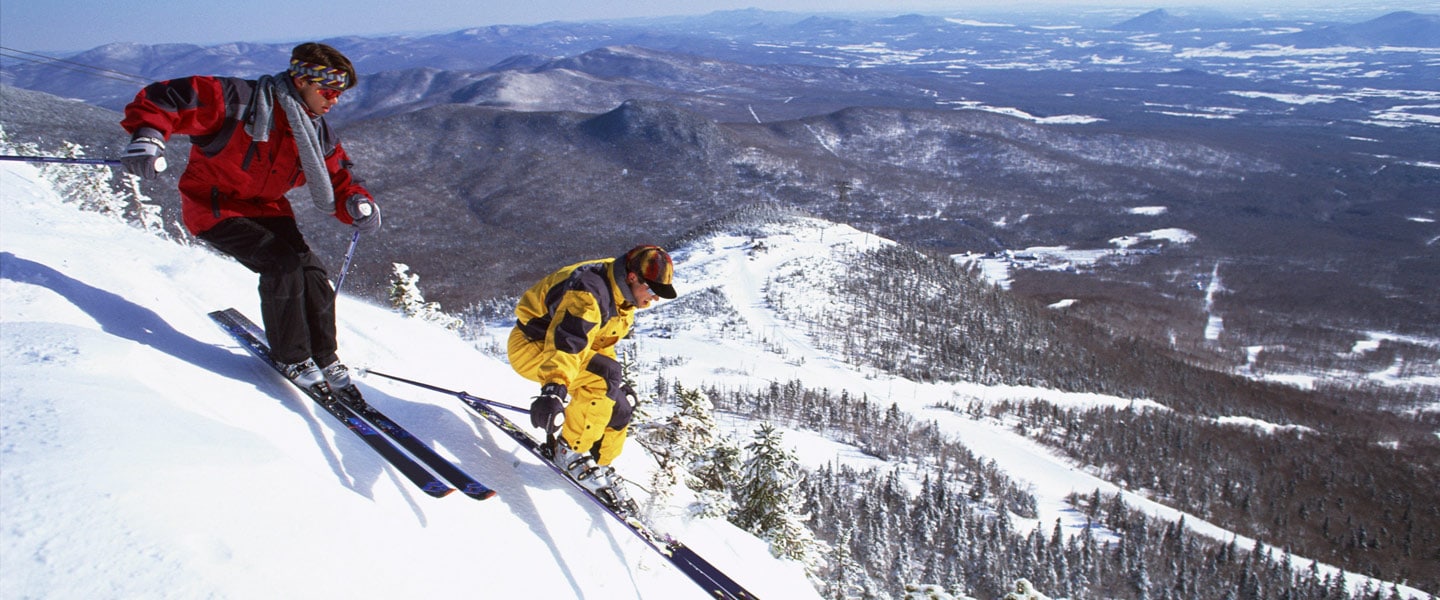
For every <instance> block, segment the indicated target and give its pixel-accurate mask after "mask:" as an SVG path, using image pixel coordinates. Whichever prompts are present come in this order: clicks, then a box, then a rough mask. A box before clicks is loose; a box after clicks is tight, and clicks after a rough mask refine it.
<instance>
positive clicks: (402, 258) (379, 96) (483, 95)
mask: <svg viewBox="0 0 1440 600" xmlns="http://www.w3.org/2000/svg"><path fill="white" fill-rule="evenodd" d="M1047 18H1048V19H1049V20H1048V21H1047V20H1037V18H1035V17H1033V16H1029V17H1025V16H1019V15H1017V16H1014V17H1013V18H1012V19H1011V20H1009V21H1003V20H1000V19H993V20H984V21H981V20H976V19H967V18H961V17H956V16H933V15H898V16H894V17H887V18H873V19H862V18H848V17H836V16H826V15H791V14H786V13H772V12H766V11H753V10H752V11H734V12H725V13H715V14H712V15H707V16H704V17H696V18H688V19H653V20H644V21H619V22H594V23H550V24H544V25H537V26H526V27H508V26H507V27H499V26H497V27H486V28H471V29H462V30H457V31H454V32H449V33H441V34H436V35H429V36H392V37H378V38H361V37H352V38H340V39H334V40H327V41H328V42H329V43H332V44H333V45H336V46H337V47H340V48H342V49H344V50H345V51H346V52H347V53H348V54H350V55H351V56H352V57H353V58H355V60H356V63H357V65H358V66H359V67H360V70H361V71H362V85H361V86H360V87H359V88H357V89H356V90H354V91H353V92H351V93H348V94H347V95H346V96H345V98H344V100H343V101H342V103H341V105H340V106H339V107H338V108H337V110H336V111H335V113H334V114H333V117H332V119H333V121H334V122H335V123H336V124H337V125H339V126H340V127H341V129H342V136H343V138H344V140H345V143H346V145H347V148H348V149H349V150H350V152H351V154H352V156H354V157H355V158H356V159H357V170H358V172H359V173H361V175H362V176H363V177H364V178H365V179H366V181H367V185H368V186H369V187H370V189H371V190H372V191H373V192H375V193H376V195H377V197H378V198H380V200H381V202H382V205H383V206H384V207H385V217H386V223H387V227H386V229H385V231H384V232H382V233H380V234H378V235H375V236H373V237H371V238H367V239H366V240H365V241H364V242H363V244H362V246H361V250H360V253H359V255H358V258H357V261H356V270H355V273H354V274H353V276H352V279H351V280H350V281H353V282H354V283H353V285H355V286H356V289H357V290H358V291H359V292H360V293H364V294H366V295H368V296H370V297H373V298H381V297H383V296H384V295H385V293H386V291H385V290H386V282H387V279H388V276H389V273H390V264H391V263H392V262H403V263H406V264H408V265H410V266H411V267H412V269H413V271H414V272H415V273H417V274H419V275H420V276H421V277H422V285H423V286H424V287H425V289H426V291H427V294H428V295H429V297H430V298H431V299H433V300H437V301H440V302H441V303H442V304H443V305H446V306H449V307H452V308H454V309H460V308H463V307H465V306H468V305H471V304H475V303H480V302H483V301H486V300H487V299H490V298H494V297H504V296H507V295H511V294H514V293H516V292H518V291H519V290H520V289H522V288H523V287H524V286H526V285H528V283H529V281H530V280H531V279H533V278H535V277H538V276H539V275H540V274H541V273H542V272H544V271H545V270H547V269H548V268H551V267H553V266H554V265H555V264H559V263H564V262H567V261H573V260H578V259H582V258H589V257H593V256H597V255H609V254H613V253H617V252H619V251H621V250H623V249H624V248H626V247H629V246H630V245H633V244H634V243H637V242H640V241H648V242H657V243H667V242H668V241H670V240H674V239H678V238H680V237H683V236H684V235H685V234H686V232H688V231H690V230H692V229H694V228H696V227H701V226H703V225H704V224H705V223H707V222H708V221H710V220H712V219H714V218H715V217H716V216H717V215H723V214H726V213H728V212H731V211H735V210H741V209H744V208H746V207H750V206H754V205H781V206H785V207H788V208H792V209H797V210H801V211H805V212H808V213H811V214H815V215H817V216H821V217H824V218H827V219H831V220H835V221H839V222H844V223H848V224H851V225H853V226H856V227H858V228H860V229H862V230H865V231H870V232H874V233H876V234H879V235H883V236H885V237H888V238H891V239H895V240H897V241H900V242H902V243H906V244H909V245H913V246H915V247H917V248H921V249H924V250H926V251H927V252H931V253H933V254H936V255H955V256H957V257H970V258H964V259H963V260H968V261H971V264H976V265H985V264H986V263H985V262H984V261H986V260H989V261H997V260H998V261H1002V262H1004V263H1005V268H1006V269H1007V275H1006V276H1005V277H1004V279H1003V280H1002V281H999V283H1001V284H1003V285H1005V286H1007V287H1009V288H1010V289H1011V290H1012V291H1013V292H1015V293H1018V294H1021V295H1024V296H1028V297H1030V298H1033V299H1035V300H1037V301H1040V302H1044V303H1056V302H1065V303H1066V306H1067V308H1066V310H1067V311H1068V312H1069V313H1070V314H1072V315H1074V316H1076V317H1079V318H1082V319H1086V320H1090V321H1092V322H1096V323H1100V324H1103V325H1105V326H1106V327H1107V328H1110V329H1111V330H1113V331H1114V332H1116V333H1117V334H1119V335H1128V336H1136V337H1141V338H1145V339H1151V340H1157V341H1162V342H1164V343H1165V344H1166V345H1169V346H1171V347H1173V348H1174V349H1175V350H1176V351H1178V352H1179V353H1181V354H1184V355H1188V356H1191V357H1193V358H1194V359H1195V360H1200V361H1202V362H1205V363H1206V364H1212V365H1215V366H1217V367H1220V368H1225V369H1248V370H1250V371H1251V372H1255V373H1257V374H1263V373H1264V372H1266V371H1267V370H1268V371H1270V372H1272V373H1284V374H1295V373H1301V372H1308V373H1314V372H1317V371H1319V372H1324V373H1350V374H1351V375H1357V374H1358V375H1361V376H1365V375H1369V374H1376V373H1381V372H1385V371H1387V370H1391V369H1394V368H1396V367H1397V366H1401V367H1402V368H1403V369H1404V370H1405V371H1406V372H1408V373H1415V372H1417V370H1418V373H1420V374H1425V373H1429V372H1432V371H1434V370H1435V369H1436V364H1437V362H1436V361H1437V358H1440V356H1437V355H1440V341H1437V340H1440V330H1437V329H1436V325H1435V324H1436V323H1440V306H1437V304H1436V303H1435V302H1434V300H1433V298H1432V297H1431V296H1432V295H1433V294H1432V292H1433V290H1434V289H1437V288H1440V262H1437V259H1436V253H1435V252H1434V247H1435V244H1436V241H1435V240H1436V239H1437V236H1440V234H1437V232H1436V226H1435V223H1436V219H1437V218H1440V215H1437V214H1436V208H1435V205H1434V203H1433V201H1432V200H1431V199H1433V198H1435V197H1440V171H1437V166H1436V165H1440V155H1437V154H1436V152H1435V151H1434V148H1436V147H1440V135H1437V127H1436V125H1435V123H1436V120H1437V119H1440V114H1437V111H1435V110H1434V108H1433V104H1434V102H1435V99H1436V98H1440V89H1437V86H1436V85H1435V83H1434V82H1435V81H1437V80H1440V77H1437V75H1440V73H1437V70H1440V68H1437V67H1436V66H1435V64H1434V62H1433V60H1428V59H1427V57H1428V56H1431V55H1432V54H1433V52H1434V48H1436V47H1440V35H1437V34H1436V31H1437V28H1436V18H1435V17H1434V16H1433V15H1425V14H1419V13H1408V12H1399V13H1390V14H1385V15H1381V16H1379V17H1375V18H1371V19H1367V20H1361V21H1357V22H1353V23H1320V22H1312V21H1297V20H1284V19H1277V18H1266V19H1228V18H1224V17H1216V16H1214V15H1202V16H1200V17H1195V16H1191V15H1185V14H1179V13H1176V14H1172V13H1169V12H1163V11H1162V12H1152V13H1148V14H1144V15H1140V16H1138V17H1134V18H1130V19H1120V20H1115V21H1111V22H1108V23H1096V22H1095V19H1094V17H1093V16H1092V17H1085V18H1082V16H1076V15H1069V16H1065V15H1061V16H1056V15H1051V16H1049V17H1047ZM1337 36H1338V37H1337ZM1342 39H1343V40H1344V42H1343V43H1344V44H1355V45H1353V46H1351V45H1345V46H1335V45H1331V44H1334V43H1341V42H1339V41H1336V40H1342ZM1326 40H1332V41H1328V42H1327V41H1326ZM288 48H289V44H253V43H235V44H227V45H221V46H213V47H196V46H188V45H181V44H158V45H150V46H146V45H136V44H111V45H105V46H99V47H97V48H95V49H92V50H89V51H85V52H81V53H78V54H75V55H73V56H69V57H64V59H63V62H54V61H43V62H29V61H27V62H26V63H25V64H18V63H15V62H14V60H13V59H15V58H16V55H15V54H13V53H11V54H7V56H6V58H7V66H6V69H5V70H4V72H3V81H4V82H5V83H6V84H7V85H9V86H14V87H8V88H5V89H4V94H5V100H6V102H5V106H4V107H3V110H4V117H5V126H6V129H7V132H9V133H11V134H12V135H15V136H18V137H22V138H35V139H40V140H44V141H47V142H49V143H52V144H54V143H57V142H58V141H59V140H60V139H61V137H60V135H61V134H63V135H64V136H65V137H64V139H70V140H73V141H77V142H80V143H82V144H85V145H87V146H88V147H90V148H92V151H93V152H94V153H97V154H107V153H114V152H116V151H118V147H119V145H120V144H122V143H123V142H124V137H123V132H119V131H118V128H117V127H115V125H114V123H115V122H117V121H118V114H113V113H103V112H97V110H98V109H97V108H96V107H99V109H108V110H118V109H119V108H120V107H122V106H123V104H124V103H125V102H127V101H128V100H129V98H130V97H132V96H133V94H134V93H135V91H136V90H137V89H138V87H139V86H140V85H142V84H143V82H144V81H148V80H153V79H161V78H165V77H171V76H178V75H184V74H192V73H206V74H222V75H236V76H254V75H258V74H262V73H265V72H268V71H270V70H272V69H274V68H275V67H274V66H273V65H280V64H283V62H284V57H285V54H286V52H287V51H288ZM96 69H104V71H103V72H99V71H96ZM1297 74H1301V75H1303V76H1297ZM20 88H26V89H28V90H36V91H40V92H44V93H47V94H54V95H56V96H60V97H65V98H78V99H81V100H83V101H84V103H83V104H82V103H68V102H64V101H59V100H57V99H56V98H54V97H51V96H35V95H32V94H31V93H30V92H27V91H26V90H23V89H20ZM57 112H58V113H63V114H57ZM71 112H73V114H71ZM50 115H56V116H54V117H51V116H50ZM53 123H85V124H86V125H84V126H78V125H70V126H67V127H69V129H66V128H62V127H56V126H54V125H52V124H53ZM52 147H53V146H52ZM185 151H186V147H185V144H184V141H183V140H180V141H178V143H172V147H171V150H170V158H171V159H172V162H174V163H176V169H175V170H174V171H172V175H170V177H172V178H173V177H174V175H173V173H178V172H179V167H181V166H183V158H182V156H183V154H184V152H185ZM146 189H147V190H148V191H149V192H150V193H151V194H152V195H153V196H154V197H156V198H159V199H161V201H162V203H163V204H166V205H167V206H169V207H171V208H172V209H173V207H174V204H175V198H174V193H173V191H172V190H173V179H169V180H162V181H161V182H159V183H157V184H154V185H151V186H148V187H147V188H146ZM303 221H304V226H305V227H306V229H307V232H309V234H310V236H311V237H312V240H313V241H314V243H315V245H316V246H317V247H318V248H320V249H321V250H322V251H323V252H324V253H325V254H326V255H329V256H334V257H337V258H338V256H339V255H340V254H341V253H343V250H344V245H345V243H346V242H347V241H348V235H347V233H346V232H345V231H344V229H343V228H340V227H336V226H334V225H333V222H330V221H328V219H325V218H324V217H323V216H320V215H305V216H304V217H303ZM577 231H583V232H584V233H583V234H580V235H577V234H576V232H577ZM1169 231H1177V232H1183V233H1184V234H1183V235H1178V236H1170V235H1154V232H1169ZM1133 240H1143V241H1142V242H1141V243H1139V245H1135V243H1134V242H1133ZM1057 248H1058V249H1063V250H1065V251H1071V252H1087V253H1091V254H1090V256H1092V257H1093V256H1097V255H1098V258H1077V257H1076V256H1074V255H1063V254H1059V255H1057V254H1055V253H1047V252H1045V251H1044V249H1057ZM1037 249H1039V250H1037ZM1017 257H1018V259H1017ZM1032 259H1035V260H1032ZM982 270H983V269H982ZM1217 282H1223V283H1221V284H1217ZM1215 290H1218V291H1215ZM1217 322H1218V323H1223V327H1217V326H1216V323H1217ZM1374 336H1380V337H1379V338H1378V339H1380V340H1381V341H1380V342H1379V344H1380V345H1381V346H1383V347H1384V348H1383V350H1382V351H1378V352H1354V351H1353V348H1355V347H1356V346H1357V344H1359V343H1361V342H1366V341H1368V340H1371V339H1377V338H1375V337H1374ZM1257 357H1263V360H1257Z"/></svg>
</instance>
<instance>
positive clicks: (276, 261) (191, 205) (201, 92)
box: [120, 42, 380, 392]
mask: <svg viewBox="0 0 1440 600" xmlns="http://www.w3.org/2000/svg"><path fill="white" fill-rule="evenodd" d="M356 81H357V76H356V73H355V68H354V66H353V65H352V64H351V63H350V59H348V58H346V57H345V55H343V54H341V53H340V52H339V51H338V50H336V49H334V48H332V47H330V46H327V45H325V44H318V43H313V42H311V43H305V44H300V45H299V46H296V47H295V48H294V49H293V50H292V51H291V55H290V67H289V68H288V69H287V70H285V71H283V72H281V73H277V74H275V75H266V76H263V77H260V78H259V79H256V80H247V79H240V78H233V77H207V76H193V77H185V78H181V79H171V80H169V81H161V82H158V83H153V84H151V85H149V86H146V87H145V89H143V90H141V91H140V93H139V94H137V95H136V96H135V100H134V101H133V102H131V103H130V104H129V105H128V106H126V107H125V118H124V120H122V121H121V122H120V126H121V127H124V128H125V130H126V131H127V132H130V133H131V135H132V137H131V141H130V145H129V146H127V147H126V148H125V152H124V154H122V156H121V162H122V163H123V164H124V167H125V170H126V171H128V172H130V173H133V174H135V175H138V176H140V177H144V178H147V179H148V178H153V177H155V176H156V175H157V174H158V172H159V171H162V170H164V151H165V141H166V140H169V139H170V136H172V135H188V136H190V141H191V143H192V145H191V149H190V161H189V165H188V166H187V167H186V168H185V172H184V173H183V174H182V175H181V176H180V199H181V214H182V217H183V218H184V221H185V227H186V228H187V229H189V230H190V232H191V233H193V234H194V235H195V236H196V237H198V238H200V239H202V240H205V241H206V242H208V243H209V244H210V245H212V246H214V247H215V248H216V249H217V250H219V251H221V252H223V253H225V254H227V255H229V256H231V257H234V258H235V259H236V260H237V261H239V262H240V264H242V265H245V266H246V267H247V268H249V269H250V270H251V271H254V272H256V273H258V274H259V275H260V313H261V319H262V320H263V322H264V324H265V334H266V337H267V338H269V342H270V350H271V355H272V357H273V358H274V359H275V360H276V361H277V362H281V363H284V365H285V369H284V372H285V374H286V375H287V376H288V377H290V378H291V379H293V380H295V381H296V382H297V383H299V384H300V385H302V386H304V387H314V386H317V385H319V384H321V383H325V384H327V385H328V386H329V388H330V389H331V390H332V391H336V392H352V391H354V388H353V387H352V384H351V382H350V375H349V371H348V370H347V369H346V367H345V365H344V364H343V363H341V362H340V359H339V357H338V356H337V355H336V353H335V351H336V347H337V345H336V342H335V289H334V287H332V286H331V285H330V281H329V279H328V278H327V275H326V272H325V267H324V266H323V265H322V264H321V263H320V260H319V259H318V258H317V257H316V256H315V254H314V253H313V252H311V251H310V247H309V246H308V245H307V244H306V243H305V239H304V237H303V236H301V234H300V230H299V228H298V227H297V226H296V223H295V213H294V212H293V211H292V210H291V208H290V202H289V201H288V200H287V199H286V198H285V194H286V193H287V192H289V191H290V190H293V189H295V188H298V187H300V186H302V185H303V186H305V187H306V188H307V190H308V191H309V192H310V198H311V200H312V201H313V202H314V204H315V207H316V208H318V209H320V210H322V211H324V212H326V213H329V214H333V215H334V216H335V218H337V219H339V220H340V221H341V222H342V223H346V224H350V225H353V226H354V227H357V228H359V230H360V231H363V232H371V231H375V230H377V229H378V228H379V227H380V207H379V206H378V205H377V204H376V203H375V201H374V199H373V198H372V197H371V195H370V192H368V191H366V190H365V188H364V187H361V186H360V184H359V182H358V181H357V180H356V179H355V178H354V176H353V175H352V174H351V173H350V166H351V162H350V160H349V158H348V157H347V156H346V154H345V149H344V148H342V147H341V146H340V142H339V140H338V139H337V137H336V135H335V133H334V132H333V131H331V129H330V126H329V124H327V123H326V122H325V113H327V112H329V111H330V108H331V107H333V106H335V103H336V102H338V101H339V98H340V95H341V93H343V92H344V91H345V90H348V89H350V88H352V87H355V83H356Z"/></svg>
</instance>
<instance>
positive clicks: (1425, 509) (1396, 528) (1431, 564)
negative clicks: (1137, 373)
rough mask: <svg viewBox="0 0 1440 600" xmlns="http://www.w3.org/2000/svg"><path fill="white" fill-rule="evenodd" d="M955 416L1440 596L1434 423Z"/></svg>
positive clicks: (1007, 408) (1026, 406) (1303, 551)
mask: <svg viewBox="0 0 1440 600" xmlns="http://www.w3.org/2000/svg"><path fill="white" fill-rule="evenodd" d="M952 408H955V409H956V410H963V411H965V412H968V413H969V414H970V416H972V417H975V418H980V417H985V416H989V417H1006V418H1009V417H1015V418H1017V419H1018V423H1017V424H1016V425H1015V426H1014V427H1015V429H1016V430H1018V431H1019V432H1020V433H1022V434H1024V435H1027V436H1029V437H1032V438H1034V439H1037V440H1039V441H1041V442H1044V443H1046V444H1048V445H1050V446H1052V447H1054V448H1056V449H1058V450H1060V451H1062V452H1063V453H1064V454H1066V455H1067V456H1069V457H1071V458H1073V459H1074V460H1076V461H1077V462H1079V463H1081V464H1085V465H1089V466H1091V467H1092V468H1093V469H1095V470H1097V471H1099V473H1098V474H1099V475H1100V476H1101V477H1103V478H1104V479H1106V480H1107V481H1111V482H1114V483H1116V484H1117V485H1121V486H1124V487H1127V488H1129V489H1131V490H1132V491H1136V492H1140V493H1144V494H1146V495H1149V496H1151V497H1153V498H1154V499H1155V500H1157V501H1160V502H1163V503H1165V504H1168V505H1170V506H1173V507H1174V508H1177V509H1179V510H1182V511H1185V512H1187V513H1190V514H1194V515H1198V516H1200V517H1202V518H1204V519H1206V520H1209V521H1214V522H1216V523H1220V524H1223V525H1224V526H1225V527H1226V528H1227V529H1230V530H1232V531H1236V532H1237V533H1240V534H1242V535H1245V536H1248V537H1252V538H1255V539H1258V540H1262V541H1264V542H1266V543H1268V544H1271V545H1274V546H1277V547H1284V548H1290V549H1291V550H1292V551H1294V552H1295V553H1297V554H1300V555H1303V556H1307V557H1311V558H1316V559H1320V560H1323V561H1325V562H1327V563H1330V564H1334V565H1337V566H1340V567H1343V568H1345V569H1347V570H1350V571H1354V572H1358V573H1364V574H1367V575H1370V576H1373V577H1378V578H1381V579H1386V580H1391V581H1409V582H1411V583H1412V584H1414V585H1416V586H1418V587H1421V588H1423V589H1431V590H1440V568H1437V566H1440V473H1437V472H1436V468H1435V467H1436V465H1440V443H1437V442H1436V441H1435V440H1434V439H1433V434H1429V433H1426V432H1424V430H1426V429H1428V430H1433V429H1434V426H1435V424H1433V423H1432V424H1430V425H1426V426H1422V427H1418V428H1416V429H1415V430H1414V431H1411V432H1407V431H1405V430H1400V429H1389V430H1373V429H1372V430H1367V431H1365V433H1364V434H1361V433H1359V432H1344V431H1329V432H1323V433H1322V432H1315V431H1311V430H1306V429H1297V428H1282V429H1277V430H1275V431H1273V432H1268V433H1262V432H1257V431H1256V430H1254V429H1252V428H1250V427H1245V426H1239V425H1224V424H1219V423H1216V422H1214V421H1211V420H1208V419H1200V418H1196V417H1193V416H1189V415H1184V414H1178V413H1174V412H1168V411H1155V410H1149V411H1136V410H1130V409H1117V408H1112V407H1104V408H1094V409H1089V410H1066V409H1062V408H1060V407H1057V406H1055V405H1053V404H1050V403H1045V402H1038V401H1037V402H1028V403H1015V404H1012V403H1008V402H1006V403H1001V404H998V405H988V406H981V405H979V404H971V405H969V406H967V407H964V408H961V407H952ZM1422 425H1423V424H1422Z"/></svg>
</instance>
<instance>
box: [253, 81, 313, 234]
mask: <svg viewBox="0 0 1440 600" xmlns="http://www.w3.org/2000/svg"><path fill="white" fill-rule="evenodd" d="M254 102H255V103H254V112H253V113H252V114H251V119H250V120H249V121H248V122H247V123H246V124H245V133H248V134H250V137H251V138H252V139H254V140H255V141H257V142H264V141H266V140H269V139H270V130H271V129H272V128H273V127H274V125H275V105H276V104H279V105H280V110H282V111H284V112H285V117H286V119H287V120H289V121H290V131H291V133H292V134H294V137H295V148H296V149H297V150H298V151H299V154H300V167H301V168H302V169H304V170H305V188H306V189H308V190H310V202H311V203H313V204H314V205H315V208H317V209H320V211H321V212H324V213H326V214H335V189H334V188H332V187H330V172H329V171H328V170H327V169H326V168H325V154H324V153H323V152H322V151H321V150H320V132H319V130H318V129H317V127H316V125H317V124H318V123H319V122H320V119H321V117H314V118H313V119H312V118H310V113H309V112H308V111H306V109H305V105H304V104H303V103H302V102H301V100H300V90H298V89H295V82H294V81H291V80H290V77H289V74H288V73H280V74H278V75H265V76H263V77H261V78H260V79H258V80H256V82H255V101H254Z"/></svg>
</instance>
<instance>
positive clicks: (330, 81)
mask: <svg viewBox="0 0 1440 600" xmlns="http://www.w3.org/2000/svg"><path fill="white" fill-rule="evenodd" d="M290 74H291V75H294V76H296V77H300V78H303V79H305V80H306V81H311V82H314V83H318V84H320V85H323V86H325V87H332V88H336V89H342V90H343V89H346V88H349V87H350V74H349V73H346V72H345V71H342V70H340V69H337V68H335V67H327V66H325V65H317V64H315V63H309V62H305V61H303V60H300V59H298V58H292V59H290Z"/></svg>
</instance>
